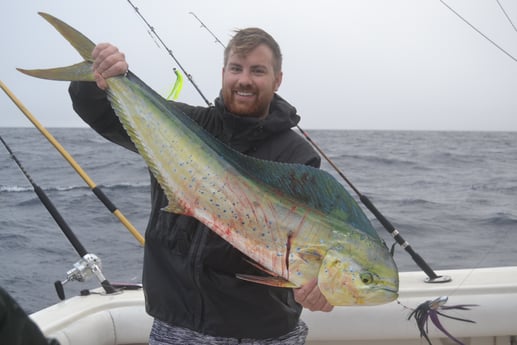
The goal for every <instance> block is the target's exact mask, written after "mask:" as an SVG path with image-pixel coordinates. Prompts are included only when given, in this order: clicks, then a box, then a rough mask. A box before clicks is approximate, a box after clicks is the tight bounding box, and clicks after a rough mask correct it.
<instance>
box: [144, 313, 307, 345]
mask: <svg viewBox="0 0 517 345" xmlns="http://www.w3.org/2000/svg"><path fill="white" fill-rule="evenodd" d="M307 333H308V328H307V325H306V324H305V323H304V322H303V321H302V320H300V321H299V322H298V325H297V326H296V328H295V329H294V330H292V331H291V332H289V333H287V334H285V335H283V336H280V337H278V338H268V339H246V338H243V339H238V338H223V337H214V336H210V335H205V334H201V333H198V332H195V331H192V330H190V329H187V328H182V327H176V326H171V325H169V324H167V323H164V322H162V321H159V320H156V319H155V320H154V323H153V327H152V329H151V335H150V336H149V345H176V344H177V345H238V344H240V345H303V344H305V338H307Z"/></svg>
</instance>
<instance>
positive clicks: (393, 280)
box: [318, 241, 399, 306]
mask: <svg viewBox="0 0 517 345" xmlns="http://www.w3.org/2000/svg"><path fill="white" fill-rule="evenodd" d="M366 242H367V243H366V244H364V243H359V246H355V245H354V244H350V243H348V244H345V245H338V246H335V247H332V248H330V249H329V250H328V251H327V253H326V254H325V256H324V258H323V260H322V263H321V266H320V270H319V273H318V287H319V289H320V291H321V292H322V293H323V295H324V296H325V297H326V299H327V301H328V302H329V303H330V304H332V305H334V306H352V305H378V304H384V303H388V302H391V301H393V300H395V299H396V298H397V297H398V285H399V278H398V270H397V267H396V265H395V262H394V261H393V258H392V256H391V254H390V253H389V251H388V249H387V248H386V246H385V245H384V243H382V242H379V241H366Z"/></svg>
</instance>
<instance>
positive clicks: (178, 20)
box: [0, 0, 517, 131]
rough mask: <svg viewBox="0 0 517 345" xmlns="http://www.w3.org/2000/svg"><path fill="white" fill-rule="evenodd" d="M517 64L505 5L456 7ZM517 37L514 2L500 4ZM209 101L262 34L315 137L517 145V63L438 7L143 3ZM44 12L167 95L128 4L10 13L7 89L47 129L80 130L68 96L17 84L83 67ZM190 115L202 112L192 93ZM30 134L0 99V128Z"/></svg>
mask: <svg viewBox="0 0 517 345" xmlns="http://www.w3.org/2000/svg"><path fill="white" fill-rule="evenodd" d="M446 1H447V3H448V4H449V5H450V6H451V7H453V8H454V9H455V10H456V11H458V12H459V13H460V14H461V15H462V16H463V17H464V18H466V19H467V20H469V21H470V22H471V23H472V24H473V25H474V26H476V27H477V28H478V29H480V30H481V31H482V32H483V33H484V34H485V35H487V36H488V37H490V39H492V40H493V41H494V42H496V43H497V44H498V45H500V46H501V47H503V48H504V49H505V50H507V51H508V52H509V53H510V54H511V55H513V56H514V57H517V32H516V30H515V29H514V28H513V27H512V25H511V23H510V22H509V21H508V20H507V18H506V17H505V15H504V13H503V12H502V10H501V8H500V7H499V5H498V3H497V1H496V0H446ZM499 2H500V3H501V5H503V7H504V9H505V10H506V11H507V13H508V15H509V16H510V18H511V19H512V20H513V21H514V24H517V1H515V0H499ZM133 3H134V4H135V5H136V6H137V7H138V8H139V9H140V12H141V13H142V14H143V15H144V17H146V19H147V20H148V21H149V22H150V23H151V24H152V25H153V26H154V28H155V30H156V32H157V33H158V34H159V35H160V36H161V38H162V39H163V40H164V42H165V43H166V44H167V45H168V46H169V48H171V50H172V52H173V53H174V55H175V56H176V58H177V59H178V60H179V62H180V63H181V64H182V66H183V67H184V68H185V69H186V70H187V72H188V73H190V74H191V75H192V76H193V77H194V79H195V81H196V83H197V85H198V86H199V88H200V89H201V90H202V91H203V93H204V94H205V95H206V97H207V98H208V99H209V100H211V101H212V100H213V99H214V98H215V97H216V96H217V94H218V92H219V89H220V85H221V68H222V55H223V48H222V47H221V46H220V45H219V44H217V43H215V40H214V39H213V37H212V36H211V35H210V33H209V32H208V31H206V30H204V29H202V28H201V27H200V24H199V22H197V20H196V19H195V18H194V17H193V16H192V15H191V14H189V12H194V13H195V14H196V15H197V16H198V17H199V18H200V19H201V20H202V21H203V22H204V23H205V24H206V25H207V27H208V28H209V29H210V30H211V31H212V32H213V33H214V34H215V35H216V36H217V37H218V38H219V39H220V40H221V41H223V42H224V43H225V44H226V43H227V41H228V39H229V38H230V37H231V35H232V33H233V30H234V29H237V28H244V27H249V26H258V27H261V28H263V29H265V30H266V31H268V32H269V33H271V34H272V35H273V36H274V37H275V38H276V39H277V41H278V42H279V44H280V46H281V48H282V52H283V55H284V66H283V70H284V79H283V84H282V86H281V87H280V90H279V94H280V95H282V96H283V97H284V98H286V99H287V100H288V101H289V102H291V103H292V104H293V105H294V106H296V108H297V109H298V112H299V113H300V115H301V116H302V122H301V126H302V128H306V129H380V130H386V129H402V130H406V129H410V130H510V131H517V62H516V61H514V60H512V58H510V57H508V56H507V55H505V54H504V53H502V52H501V51H500V50H498V49H497V48H495V47H494V46H493V45H492V44H490V43H489V42H488V41H487V40H486V39H484V38H483V37H481V36H480V35H479V34H478V33H476V32H475V31H474V30H472V28H470V27H469V26H468V25H467V24H465V23H464V22H462V21H461V20H460V19H459V18H458V17H457V16H456V15H455V14H453V13H452V12H451V11H450V10H448V9H447V8H446V7H445V6H444V5H443V4H442V3H441V2H440V1H439V0H422V1H415V0H390V1H386V0H355V1H349V0H334V1H330V0H319V1H306V0H261V1H256V2H251V1H237V0H235V1H234V0H218V1H214V0H184V1H170V0H160V1H159V0H145V1H144V0H133ZM38 11H44V12H48V13H50V14H52V15H54V16H56V17H58V18H60V19H62V20H63V21H65V22H67V23H68V24H70V25H72V26H73V27H75V28H76V29H78V30H79V31H81V32H82V33H83V34H85V35H86V36H88V37H89V38H90V39H91V40H92V41H94V42H97V43H100V42H112V43H114V44H115V45H117V46H118V47H119V48H120V49H121V50H122V51H123V52H125V53H126V57H127V60H128V61H129V64H130V69H131V70H132V71H133V72H135V73H136V74H137V75H138V76H140V77H141V78H142V79H143V80H144V81H145V82H146V83H147V84H148V85H150V86H151V87H152V88H153V89H155V90H156V91H158V92H160V93H162V94H165V93H166V92H167V91H168V89H169V88H170V86H171V85H172V84H173V82H174V74H173V68H174V67H178V66H177V65H176V64H175V62H174V61H173V60H172V58H171V57H170V56H169V55H168V53H167V52H166V51H165V50H164V49H163V48H159V47H158V45H157V43H156V42H155V41H153V39H152V38H151V36H150V35H149V33H148V29H147V27H146V26H145V24H144V22H143V21H142V20H141V19H140V18H139V17H138V15H137V14H136V12H135V11H134V9H133V8H132V7H131V6H130V4H129V3H128V2H127V1H126V0H109V1H108V0H88V1H84V0H83V1H76V0H66V1H63V0H23V1H2V3H1V5H0V31H1V32H2V35H1V36H0V37H1V38H0V40H1V50H2V53H1V64H0V80H2V81H3V82H4V83H5V84H6V85H7V86H8V87H9V88H10V89H11V91H12V92H13V93H14V94H15V95H16V96H17V97H18V98H19V99H20V100H21V101H22V102H23V103H24V104H25V106H26V107H27V108H28V109H29V110H30V111H31V112H32V113H33V115H34V116H35V117H36V118H37V119H38V120H39V121H40V122H41V123H42V124H43V125H44V126H46V127H57V126H58V127H77V126H84V124H83V123H82V121H81V120H80V119H79V118H78V116H77V115H75V113H74V112H73V110H72V108H71V104H70V100H69V97H68V94H67V86H68V83H66V82H58V81H47V80H39V79H34V78H31V77H28V76H25V75H23V74H21V73H19V72H17V71H16V70H15V68H16V67H22V68H29V69H30V68H47V67H57V66H64V65H69V64H72V63H76V62H79V61H80V60H81V58H80V57H79V55H78V54H77V53H76V52H75V51H74V49H73V48H72V47H71V46H70V45H69V44H68V42H66V41H65V40H64V39H63V38H62V37H61V36H60V35H59V33H58V32H57V31H55V30H54V28H53V27H52V26H50V25H49V24H48V23H47V22H46V21H45V20H44V19H43V18H41V17H40V16H38V15H37V12H38ZM179 100H181V101H184V102H188V103H191V104H198V105H204V101H203V99H202V98H201V97H200V96H199V94H198V93H197V92H196V90H195V89H194V88H193V87H192V86H191V85H190V84H189V83H188V81H185V86H184V89H183V91H182V93H181V95H180V99H179ZM6 126H31V124H30V122H29V121H28V120H27V119H26V118H25V117H24V116H23V114H22V113H21V112H20V111H19V110H18V109H17V108H16V107H15V106H14V105H13V103H12V102H11V101H10V100H9V99H8V98H7V96H6V95H5V94H3V93H1V95H0V127H6Z"/></svg>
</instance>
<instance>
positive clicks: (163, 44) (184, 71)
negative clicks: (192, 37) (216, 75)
mask: <svg viewBox="0 0 517 345" xmlns="http://www.w3.org/2000/svg"><path fill="white" fill-rule="evenodd" d="M127 2H129V4H130V5H131V7H133V9H134V10H135V12H136V14H138V16H139V17H140V18H141V19H142V20H143V21H144V23H145V25H147V27H148V28H149V30H150V32H151V33H152V35H154V37H155V38H156V39H157V40H158V41H160V43H161V45H162V46H163V47H164V48H165V49H166V50H167V53H168V54H169V55H170V57H171V58H172V59H173V60H174V61H175V62H176V64H177V65H178V67H179V68H180V69H181V70H182V71H183V73H184V74H185V75H186V76H187V79H188V80H189V81H190V83H191V84H192V85H193V86H194V88H195V89H196V91H197V92H198V93H199V95H200V96H201V98H203V100H204V101H205V103H206V104H207V105H208V106H211V105H212V103H210V101H209V100H208V99H207V98H206V97H205V95H204V94H203V92H201V89H200V88H199V87H198V86H197V84H196V83H195V82H194V79H193V78H192V76H191V75H190V74H188V73H187V71H186V70H185V69H184V68H183V66H182V65H181V64H180V62H179V61H178V59H176V57H175V56H174V54H173V53H172V50H171V49H169V47H167V45H166V44H165V42H163V40H162V39H161V37H160V36H159V35H158V34H157V33H156V30H154V27H152V26H151V24H149V22H148V21H147V20H146V19H145V17H144V16H143V15H142V14H141V13H140V10H139V9H138V7H136V6H135V5H133V3H132V2H131V0H127ZM151 37H152V36H151Z"/></svg>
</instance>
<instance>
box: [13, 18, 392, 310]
mask: <svg viewBox="0 0 517 345" xmlns="http://www.w3.org/2000/svg"><path fill="white" fill-rule="evenodd" d="M40 15H41V16H43V17H44V18H45V19H46V20H47V21H48V22H49V23H50V24H52V25H53V26H54V27H55V28H56V29H57V30H58V31H59V32H60V33H61V34H62V35H63V36H64V37H65V38H66V39H67V40H68V41H69V42H70V43H71V44H72V46H73V47H74V48H75V49H76V50H77V51H78V52H79V54H80V55H81V56H82V57H83V59H84V60H85V61H83V62H81V63H78V64H75V65H72V66H68V67H62V68H54V69H45V70H41V69H39V70H24V69H19V70H20V71H21V72H23V73H26V74H28V75H31V76H34V77H38V78H44V79H52V80H68V81H70V80H75V81H94V77H93V73H92V56H91V52H92V50H93V48H94V46H95V45H94V43H93V42H92V41H90V40H89V39H88V38H87V37H85V36H84V35H83V34H81V33H80V32H78V31H77V30H75V29H74V28H72V27H70V26H69V25H67V24H66V23H64V22H62V21H61V20H59V19H57V18H55V17H53V16H51V15H49V14H46V13H40ZM107 84H108V89H107V95H108V99H109V101H110V102H111V105H112V107H113V109H114V110H115V113H116V114H117V116H118V117H119V119H120V121H121V123H122V125H123V127H124V128H125V130H126V131H127V133H128V134H129V136H130V137H131V140H132V141H133V143H134V144H135V146H136V148H137V149H138V152H139V153H140V155H141V156H142V157H143V159H144V160H145V162H146V164H147V165H148V167H149V169H150V171H151V172H152V173H153V174H154V176H155V177H156V179H157V180H158V182H159V183H160V185H161V186H162V188H163V189H164V191H165V193H166V196H167V198H168V201H169V204H168V206H167V207H166V209H165V210H166V211H169V212H174V213H178V214H184V215H188V216H192V217H195V218H196V219H198V220H199V221H200V222H202V223H203V224H205V225H206V226H208V227H209V228H210V229H211V230H212V231H214V232H215V233H217V234H218V235H219V236H220V237H222V238H223V239H225V240H226V241H228V242H229V243H230V244H231V245H232V246H234V247H235V248H237V249H238V250H239V251H241V252H242V253H243V254H245V255H246V256H247V257H249V258H250V263H252V264H253V265H255V266H256V267H259V268H260V269H262V270H263V271H264V272H267V273H268V274H263V275H260V276H259V275H257V276H254V275H246V274H239V272H236V276H237V277H238V278H240V279H244V280H248V281H251V282H253V283H260V284H265V285H271V286H277V287H286V288H296V287H300V286H303V285H304V284H306V283H308V282H309V281H311V280H312V279H314V278H317V281H318V287H319V289H320V290H321V292H322V293H323V295H324V296H325V297H326V298H327V300H328V301H329V303H331V304H332V305H335V306H346V305H376V304H383V303H388V302H390V301H393V300H394V299H396V298H397V296H398V270H397V267H396V265H395V262H394V261H393V258H392V256H391V255H390V253H389V250H388V248H387V247H386V245H385V243H384V242H383V241H382V240H381V238H380V237H379V235H378V234H377V232H376V230H375V229H374V228H373V226H372V225H371V223H370V222H369V220H368V218H367V217H366V215H365V214H364V213H363V212H362V210H361V208H360V207H359V205H358V204H357V203H356V201H355V200H354V199H353V198H352V197H351V195H350V194H349V193H348V192H347V191H346V190H345V188H344V187H343V186H342V185H341V184H340V183H339V182H338V181H337V180H336V179H335V178H334V177H333V176H332V175H331V174H329V173H327V172H325V171H324V170H320V169H316V168H312V167H308V166H305V165H302V164H287V163H278V162H271V161H265V160H259V159H256V158H252V157H249V156H245V155H243V154H241V153H239V152H237V151H235V150H233V149H231V148H230V147H228V146H227V145H225V144H223V143H221V142H220V141H218V140H217V139H216V138H214V137H213V136H211V135H210V134H209V133H207V132H206V131H205V130H204V129H203V128H201V127H200V126H199V125H197V124H196V123H195V122H194V121H193V120H192V119H190V118H189V117H188V116H187V115H185V114H184V113H182V112H181V111H180V110H179V109H177V108H175V107H174V104H173V103H172V104H171V103H170V102H167V101H166V100H165V99H164V98H163V97H161V96H160V95H158V94H157V93H156V92H154V91H153V90H152V89H151V88H150V87H149V86H147V85H146V84H145V83H143V82H142V81H140V80H139V79H138V78H136V77H134V76H132V75H131V74H130V75H128V76H117V77H113V78H109V79H108V80H107Z"/></svg>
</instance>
